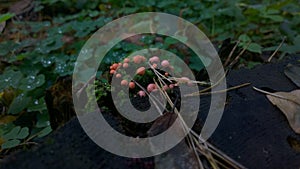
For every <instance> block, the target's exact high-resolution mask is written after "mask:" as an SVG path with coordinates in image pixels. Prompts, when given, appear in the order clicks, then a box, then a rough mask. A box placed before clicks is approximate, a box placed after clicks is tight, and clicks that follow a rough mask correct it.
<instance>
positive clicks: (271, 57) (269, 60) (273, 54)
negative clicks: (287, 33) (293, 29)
mask: <svg viewBox="0 0 300 169" xmlns="http://www.w3.org/2000/svg"><path fill="white" fill-rule="evenodd" d="M285 39H286V37H283V39H282V41H281V43H280V44H279V46H278V47H277V48H276V50H275V51H274V52H273V53H272V55H271V56H270V57H269V59H268V62H271V60H272V59H273V57H274V56H275V54H276V53H277V52H278V50H279V49H280V48H281V46H282V44H283V43H284V41H285Z"/></svg>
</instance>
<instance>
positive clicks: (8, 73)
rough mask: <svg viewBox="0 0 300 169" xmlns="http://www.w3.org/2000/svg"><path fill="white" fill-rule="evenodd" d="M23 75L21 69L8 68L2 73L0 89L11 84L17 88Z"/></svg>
mask: <svg viewBox="0 0 300 169" xmlns="http://www.w3.org/2000/svg"><path fill="white" fill-rule="evenodd" d="M22 78H23V75H22V73H21V72H20V71H14V70H12V69H6V70H5V71H4V73H3V74H2V75H0V81H1V83H0V90H1V89H5V88H7V87H9V86H11V87H13V88H17V87H18V85H19V82H20V80H21V79H22Z"/></svg>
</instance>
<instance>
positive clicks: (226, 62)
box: [224, 40, 240, 67]
mask: <svg viewBox="0 0 300 169" xmlns="http://www.w3.org/2000/svg"><path fill="white" fill-rule="evenodd" d="M239 43H240V40H239V41H237V42H236V44H235V45H234V47H233V49H232V50H231V51H230V53H229V56H228V57H227V59H226V61H225V63H224V67H226V66H227V65H228V63H229V61H230V59H231V57H232V55H233V52H234V51H235V50H236V48H237V46H238V45H239Z"/></svg>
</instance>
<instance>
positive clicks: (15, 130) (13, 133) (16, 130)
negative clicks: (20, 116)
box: [3, 126, 21, 140]
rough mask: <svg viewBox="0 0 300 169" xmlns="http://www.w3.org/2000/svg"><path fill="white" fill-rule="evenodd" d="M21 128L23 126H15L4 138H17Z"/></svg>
mask: <svg viewBox="0 0 300 169" xmlns="http://www.w3.org/2000/svg"><path fill="white" fill-rule="evenodd" d="M20 130H21V127H20V126H16V127H14V128H13V129H12V130H11V131H10V132H8V133H6V134H5V135H4V136H3V138H4V139H5V140H10V139H15V138H17V136H18V134H19V132H20Z"/></svg>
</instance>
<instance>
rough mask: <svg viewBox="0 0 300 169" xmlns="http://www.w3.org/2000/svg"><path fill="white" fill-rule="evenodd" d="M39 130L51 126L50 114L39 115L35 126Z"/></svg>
mask: <svg viewBox="0 0 300 169" xmlns="http://www.w3.org/2000/svg"><path fill="white" fill-rule="evenodd" d="M35 126H36V127H37V128H43V127H48V126H50V122H49V114H48V113H46V112H43V113H38V114H37V122H36V125H35Z"/></svg>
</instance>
